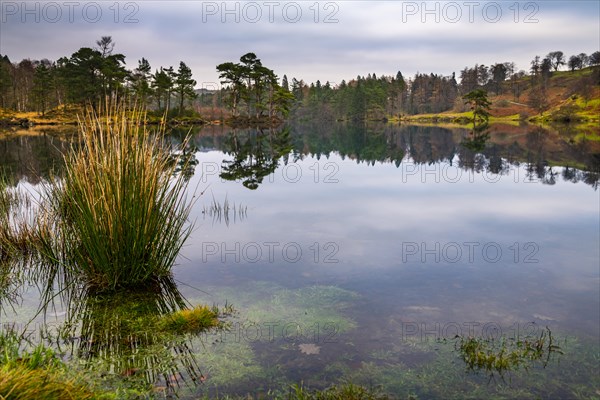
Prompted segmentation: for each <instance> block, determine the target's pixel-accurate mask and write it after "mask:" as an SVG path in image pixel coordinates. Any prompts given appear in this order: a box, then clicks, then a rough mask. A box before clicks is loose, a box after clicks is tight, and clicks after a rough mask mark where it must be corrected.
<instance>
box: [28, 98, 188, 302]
mask: <svg viewBox="0 0 600 400" xmlns="http://www.w3.org/2000/svg"><path fill="white" fill-rule="evenodd" d="M107 108H108V109H107V111H106V113H105V114H106V115H102V116H100V115H98V114H96V113H95V112H94V111H93V110H88V111H87V113H86V114H85V116H84V117H82V118H81V119H80V124H79V128H80V134H81V142H80V144H79V146H75V147H74V148H73V150H72V151H71V152H70V153H68V154H67V155H66V156H65V170H64V172H65V175H64V178H63V179H62V180H59V179H54V180H51V182H50V184H49V187H48V191H47V192H48V193H47V194H46V200H47V202H48V203H49V210H50V211H49V212H48V213H47V214H46V216H45V217H44V218H43V221H42V222H41V223H40V224H39V225H40V228H39V232H38V243H39V244H38V246H39V248H40V250H41V254H42V256H43V258H44V259H45V260H46V261H50V263H51V264H52V265H54V266H60V267H62V268H61V269H62V271H63V272H64V274H63V276H66V277H68V278H71V277H75V278H82V279H83V281H84V282H85V283H86V284H88V285H89V286H90V287H94V288H97V289H98V290H99V291H104V290H116V289H123V288H127V287H132V286H133V287H143V286H144V285H146V284H149V283H151V282H152V281H155V280H156V279H158V278H160V277H165V276H168V275H170V272H171V267H172V266H173V264H174V262H175V260H176V257H177V255H178V253H179V251H180V249H181V246H182V245H183V243H184V242H185V240H186V239H187V237H188V236H189V234H190V233H191V231H192V228H193V227H192V224H190V223H188V215H189V212H190V208H191V205H192V203H191V202H188V201H187V196H186V189H187V181H186V179H185V177H184V176H183V175H182V174H176V173H175V172H176V171H175V170H176V168H177V163H173V159H172V156H171V155H170V152H169V149H168V147H167V146H166V145H165V144H164V141H163V137H164V135H163V133H164V131H155V132H151V131H149V130H148V129H147V127H146V126H145V124H144V118H145V116H144V113H143V112H142V111H141V110H139V109H136V110H134V111H131V110H125V109H124V108H122V107H120V106H109V107H107Z"/></svg>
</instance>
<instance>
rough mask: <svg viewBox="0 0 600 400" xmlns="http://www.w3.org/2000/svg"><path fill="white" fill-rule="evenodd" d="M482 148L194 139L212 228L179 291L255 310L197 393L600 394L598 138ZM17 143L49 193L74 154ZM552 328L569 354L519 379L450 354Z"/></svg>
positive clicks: (371, 130) (316, 138) (386, 136)
mask: <svg viewBox="0 0 600 400" xmlns="http://www.w3.org/2000/svg"><path fill="white" fill-rule="evenodd" d="M468 135H469V134H468V132H466V131H465V130H461V129H452V130H451V129H444V128H438V127H410V126H409V127H391V126H376V127H363V126H359V127H356V126H345V125H334V126H320V127H306V126H305V127H301V126H296V127H292V128H287V129H285V130H284V131H283V132H268V131H266V132H262V133H261V132H259V131H230V130H227V129H225V128H213V129H203V130H201V131H200V132H197V133H195V134H194V136H193V139H192V141H191V143H190V144H189V148H188V153H189V155H190V157H192V158H193V160H194V163H193V170H188V171H186V173H188V174H189V175H190V188H193V189H195V193H194V195H195V196H196V198H195V199H196V203H195V206H194V209H193V211H192V218H193V219H194V220H195V221H196V222H195V226H196V227H195V231H194V233H193V234H192V236H191V237H190V239H189V241H188V242H187V244H186V245H185V246H184V248H183V251H182V254H181V257H180V258H179V262H178V265H177V266H176V268H175V279H176V282H178V286H179V290H180V291H181V292H182V293H183V295H184V296H185V297H186V298H187V300H188V301H190V302H191V303H192V304H196V303H209V304H212V303H215V304H220V305H223V304H225V303H226V302H227V303H231V304H233V305H234V306H235V308H236V309H237V310H238V314H237V316H236V317H234V319H233V321H232V323H233V325H232V330H231V331H229V332H226V333H223V332H222V333H218V334H216V335H215V336H211V337H204V338H202V340H203V342H204V345H200V344H199V341H198V340H196V343H195V346H194V348H195V352H196V353H197V354H198V360H199V367H200V370H201V371H202V374H203V376H204V378H203V379H205V382H204V383H203V384H202V385H200V387H193V388H186V389H185V390H182V391H181V393H180V395H181V396H183V397H187V396H190V397H194V396H196V395H198V394H199V393H206V392H208V393H211V394H213V393H219V394H224V393H247V392H249V393H253V394H257V395H261V394H262V395H266V394H267V393H268V391H269V390H270V389H275V388H281V387H282V384H286V383H299V382H304V384H305V385H308V386H311V387H326V386H328V385H329V384H331V383H335V382H340V381H343V380H344V379H349V380H352V381H353V382H356V383H361V384H365V385H367V386H380V387H382V389H383V390H384V391H386V392H389V393H392V394H394V395H397V396H398V397H399V398H406V397H407V396H409V395H414V396H417V397H416V398H452V397H456V398H464V397H465V396H472V397H474V398H481V396H485V397H487V396H497V397H499V398H526V397H530V396H531V397H533V398H537V397H544V398H555V397H563V398H579V397H578V396H580V397H581V398H588V397H591V396H597V395H598V393H599V392H598V390H600V382H599V378H598V376H599V374H598V372H599V369H598V368H599V367H598V365H599V364H598V361H599V350H600V348H599V345H598V340H599V338H600V317H599V316H600V271H599V261H600V246H599V244H600V209H599V207H600V199H599V196H600V195H599V192H598V177H599V175H598V168H599V165H600V156H599V154H600V148H599V146H598V142H597V141H596V142H590V141H588V142H584V143H580V142H579V141H575V140H573V139H572V138H571V137H569V136H568V135H565V134H562V135H561V134H559V133H557V132H556V131H546V130H541V129H540V128H535V129H533V128H515V127H504V128H502V127H500V128H496V129H495V130H494V131H493V132H492V133H491V139H490V140H489V141H488V142H487V143H486V144H485V148H483V149H478V150H477V151H475V152H474V151H471V150H469V149H467V148H465V147H464V146H463V145H461V141H462V140H464V138H465V137H466V138H468V137H469V136H468ZM180 139H181V133H175V134H174V135H173V136H172V140H173V142H175V143H176V142H178V141H180ZM2 142H3V150H0V160H1V161H0V162H2V163H3V164H4V165H5V166H8V167H10V168H11V170H12V171H14V180H15V181H17V180H20V182H21V185H24V186H28V185H31V183H33V187H35V184H36V182H37V181H38V180H39V179H40V178H43V176H44V174H45V173H46V171H48V170H49V169H50V168H55V169H60V153H61V151H64V148H66V147H65V144H64V142H63V141H62V140H60V139H54V138H53V136H52V135H49V136H48V135H46V136H35V137H34V136H31V137H28V136H26V135H25V136H23V135H22V134H21V135H19V136H14V135H13V136H12V137H11V136H8V139H3V140H2ZM24 142H25V144H23V143H24ZM27 146H29V150H27V149H28V147H27ZM15 153H18V155H15ZM25 161H27V162H30V163H32V164H33V165H32V166H27V167H25V165H24V162H25ZM27 181H29V182H30V183H26V182H27ZM215 202H216V203H217V204H220V205H221V206H224V205H225V204H226V203H228V204H229V205H230V208H231V209H230V211H229V212H225V211H221V212H220V213H219V212H216V211H215V210H214V209H213V208H212V205H213V204H214V203H215ZM27 293H29V292H27ZM30 296H31V298H30V299H29V300H28V299H27V295H25V299H24V303H23V304H25V305H26V304H28V303H34V302H35V301H34V300H32V299H33V298H34V297H35V296H34V295H33V294H31V295H30ZM24 313H25V314H27V312H26V311H21V314H19V309H18V308H17V313H16V316H13V318H15V319H19V317H18V316H19V315H23V314H24ZM7 314H8V315H6V316H5V317H4V318H5V319H6V320H10V318H11V315H10V312H7ZM57 314H59V315H60V312H58V313H57ZM546 326H547V327H548V328H550V329H551V330H552V332H553V334H554V335H555V337H557V338H559V339H560V340H561V342H560V343H561V347H562V349H563V351H564V352H565V354H564V355H562V356H557V357H556V359H555V360H552V361H551V362H549V363H548V365H546V366H545V368H544V367H543V365H542V363H532V365H531V367H530V368H529V369H528V370H524V369H521V370H519V371H514V372H511V373H510V374H509V375H508V376H505V377H498V376H495V377H493V378H492V379H490V377H489V375H488V374H486V373H485V372H480V373H476V372H472V371H467V370H466V367H465V365H464V363H463V362H462V360H461V359H460V358H459V357H458V356H457V354H456V352H455V348H454V345H453V340H454V338H455V336H456V335H461V336H465V337H466V336H475V337H493V338H497V339H505V340H511V339H514V338H518V337H521V336H523V335H533V336H535V335H537V336H539V334H540V333H541V332H542V331H543V330H544V328H545V327H546Z"/></svg>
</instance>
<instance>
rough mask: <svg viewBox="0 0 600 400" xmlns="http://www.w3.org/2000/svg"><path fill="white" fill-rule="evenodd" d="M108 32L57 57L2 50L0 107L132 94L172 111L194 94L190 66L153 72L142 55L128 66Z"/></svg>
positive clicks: (30, 107)
mask: <svg viewBox="0 0 600 400" xmlns="http://www.w3.org/2000/svg"><path fill="white" fill-rule="evenodd" d="M114 47H115V42H114V41H113V40H112V38H111V37H110V36H103V37H102V38H101V39H99V40H98V41H96V47H95V48H91V47H82V48H80V49H79V50H77V51H76V52H75V53H73V54H72V55H71V56H69V57H61V58H59V59H58V60H56V61H54V62H53V61H50V60H47V59H43V60H39V61H38V60H29V59H25V60H22V61H21V62H19V63H12V62H11V61H10V59H9V58H8V56H6V55H4V56H2V55H0V107H2V108H5V109H10V110H14V111H19V112H22V111H38V112H40V113H41V114H44V113H45V112H46V111H47V110H50V109H52V108H55V107H57V106H68V105H72V104H91V105H92V106H93V107H97V106H98V105H99V104H100V103H101V102H102V101H103V100H104V99H106V98H113V99H114V98H124V97H127V96H129V98H135V99H136V101H137V102H138V103H140V104H142V105H144V106H147V105H150V104H152V105H153V107H154V108H155V109H157V110H159V111H164V110H171V109H172V105H171V99H172V98H175V99H176V100H177V104H176V108H175V110H176V112H177V113H178V114H181V113H182V112H183V111H184V110H185V106H186V105H187V104H188V103H189V102H190V101H192V100H193V99H195V98H196V92H195V91H194V86H195V85H196V81H195V80H194V79H193V78H192V71H191V69H190V68H189V67H188V66H187V65H186V64H185V63H184V62H183V61H181V62H180V63H179V68H178V69H177V70H175V69H174V68H173V67H172V66H170V67H168V68H164V67H160V68H159V69H156V70H155V72H154V73H152V68H151V66H150V63H149V62H148V60H146V59H145V58H142V59H141V60H139V61H138V66H137V68H135V69H134V70H132V71H129V70H127V69H126V68H125V56H124V55H123V54H120V53H115V52H114Z"/></svg>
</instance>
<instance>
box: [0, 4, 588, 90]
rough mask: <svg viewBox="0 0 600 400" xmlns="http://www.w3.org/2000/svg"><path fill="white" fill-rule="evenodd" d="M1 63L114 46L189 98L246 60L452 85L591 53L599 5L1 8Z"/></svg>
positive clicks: (285, 68) (301, 75)
mask: <svg viewBox="0 0 600 400" xmlns="http://www.w3.org/2000/svg"><path fill="white" fill-rule="evenodd" d="M0 8H1V13H2V15H1V20H0V24H1V25H0V54H3V55H5V54H6V55H8V56H9V57H10V59H11V61H13V62H14V61H20V60H21V59H23V58H31V59H42V58H48V59H50V60H56V59H58V58H59V57H62V56H69V55H71V54H72V53H74V52H75V51H77V50H78V49H79V48H80V47H94V46H95V41H96V40H97V39H99V38H100V37H101V36H112V38H113V40H114V41H115V42H116V47H115V52H119V53H122V54H124V55H125V56H126V61H127V66H128V67H129V68H135V67H136V66H137V61H138V60H139V59H141V58H142V57H145V58H146V59H148V60H149V61H150V64H151V66H152V68H153V69H156V68H158V67H160V66H165V67H167V66H170V65H173V66H174V67H175V68H177V66H178V65H179V61H184V62H185V63H186V64H187V65H188V66H189V67H191V69H192V71H193V73H194V77H195V79H196V80H197V82H198V85H197V87H209V88H211V87H212V86H214V84H215V83H217V82H218V76H217V73H216V70H215V66H216V65H217V64H219V63H222V62H226V61H238V60H239V57H240V56H241V55H243V54H245V53H247V52H250V51H251V52H254V53H256V54H257V56H258V57H259V58H260V59H261V60H262V62H263V65H265V66H267V67H269V68H271V69H273V70H275V72H276V73H277V74H278V75H279V76H280V77H282V76H283V75H284V74H286V75H287V76H288V78H289V79H290V80H291V78H292V77H296V78H298V79H304V80H305V81H307V82H314V81H316V80H317V79H320V80H321V81H322V82H325V81H330V82H333V83H339V82H341V80H342V79H346V80H348V79H352V78H354V77H356V76H357V75H359V74H360V75H367V74H368V73H376V74H377V75H380V74H387V75H391V74H394V75H395V74H396V72H397V71H402V73H403V75H404V76H405V77H410V76H413V75H414V74H415V73H416V72H424V73H430V72H433V73H438V74H444V75H450V74H451V73H452V72H456V73H457V74H458V73H459V71H460V70H461V69H463V68H464V67H465V66H473V65H475V63H479V64H486V65H490V64H493V63H496V62H505V61H514V62H515V63H516V64H517V67H518V68H519V69H525V70H527V69H528V68H529V62H530V61H531V59H532V58H533V57H534V56H535V55H540V56H544V55H546V54H547V53H548V52H550V51H553V50H561V51H563V52H564V53H565V55H566V56H567V57H568V56H570V55H572V54H579V53H582V52H584V53H587V54H590V53H592V52H594V51H597V50H599V49H600V1H597V0H590V1H522V2H516V1H497V2H493V1H429V2H423V1H330V2H327V1H321V2H316V1H314V0H311V1H275V0H272V1H271V0H266V1H256V2H248V1H243V2H226V3H225V2H222V1H214V2H211V1H204V2H202V1H182V2H176V1H170V2H166V1H130V2H127V1H121V2H116V1H113V0H111V1H96V2H78V1H72V0H65V1H42V2H22V1H5V0H2V1H1V2H0Z"/></svg>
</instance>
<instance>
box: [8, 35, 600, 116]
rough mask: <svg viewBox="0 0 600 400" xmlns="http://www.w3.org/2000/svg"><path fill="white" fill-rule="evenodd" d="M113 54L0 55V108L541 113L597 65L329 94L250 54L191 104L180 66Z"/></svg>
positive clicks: (538, 67)
mask: <svg viewBox="0 0 600 400" xmlns="http://www.w3.org/2000/svg"><path fill="white" fill-rule="evenodd" d="M114 47H115V42H114V41H113V40H112V38H111V37H110V36H104V37H102V38H101V39H100V40H98V41H97V42H96V46H95V47H94V48H91V47H82V48H80V49H79V50H77V51H76V52H75V53H73V54H72V55H71V56H69V57H61V58H59V59H58V60H56V61H49V60H46V59H43V60H39V61H38V60H29V59H25V60H22V61H21V62H19V63H13V62H11V61H10V59H9V58H8V56H6V55H4V56H2V55H0V107H1V108H4V109H10V110H14V111H37V112H39V113H41V114H44V113H45V112H46V111H47V110H50V109H53V108H55V107H57V106H65V107H66V106H68V105H71V104H90V103H91V104H92V105H93V106H97V105H98V104H100V103H101V102H102V101H103V100H104V99H106V98H107V97H110V98H123V97H127V98H130V99H135V100H136V101H137V102H138V104H141V105H143V106H146V107H148V108H149V109H150V110H157V111H160V112H164V111H165V110H169V112H170V114H171V115H182V113H185V112H186V111H188V110H189V108H190V106H191V105H193V106H194V107H195V108H196V109H200V108H201V107H207V106H210V107H212V109H213V110H215V109H216V110H220V113H221V115H223V114H224V113H225V112H229V113H230V114H231V115H232V116H233V117H234V118H246V119H261V118H273V117H277V116H279V117H282V116H286V115H288V113H289V112H290V111H292V112H293V115H294V116H295V118H298V119H303V118H320V119H323V118H326V119H342V120H350V119H354V120H363V119H385V118H387V117H388V116H401V115H403V114H423V113H439V112H443V111H447V110H451V109H455V110H459V111H466V109H467V108H466V106H465V104H464V101H463V96H464V95H466V94H467V93H470V92H472V91H474V90H478V89H481V90H485V91H487V92H490V93H495V94H497V95H500V94H506V93H507V92H508V93H510V94H512V96H513V98H514V100H515V101H519V100H520V97H521V94H522V93H523V91H524V90H526V89H530V91H529V96H528V100H527V101H528V103H529V105H530V106H531V107H533V108H534V109H536V110H538V111H540V112H543V111H544V110H545V109H546V108H547V107H548V100H547V94H546V88H547V84H548V81H549V78H550V77H551V76H552V74H553V73H554V72H556V71H558V70H560V69H562V68H563V67H567V68H568V69H569V70H571V71H572V72H575V71H577V70H580V69H583V68H585V67H588V66H597V65H600V51H596V52H594V53H593V54H591V55H589V56H588V55H586V54H584V53H581V54H577V55H572V56H570V57H569V58H567V57H566V56H565V55H564V53H563V52H562V51H553V52H550V53H548V55H546V57H544V58H541V57H539V56H536V57H535V58H534V59H533V60H532V61H531V65H530V69H529V71H528V72H526V71H524V70H519V71H517V70H516V66H515V64H514V63H513V62H502V63H495V64H492V65H489V66H486V65H483V64H476V65H475V66H473V67H465V68H464V69H463V70H461V71H459V74H458V76H457V75H456V74H455V73H452V74H451V75H448V76H444V75H440V74H434V73H430V74H425V73H417V74H416V75H415V76H414V77H412V78H408V79H407V78H405V77H404V76H403V75H402V73H401V72H400V71H398V72H397V73H396V74H395V75H381V76H376V75H375V74H368V75H367V76H360V75H359V76H357V77H356V78H354V79H351V80H349V81H346V80H343V81H342V82H341V83H340V84H338V85H334V84H331V83H330V82H325V83H322V82H321V81H320V80H317V81H316V82H314V83H311V84H307V83H305V82H304V81H303V80H301V79H296V78H292V79H291V81H290V80H288V77H287V76H286V75H284V76H283V77H282V79H281V81H280V80H279V78H278V77H277V75H276V74H275V72H274V71H273V70H271V69H269V68H267V67H266V66H265V65H263V63H262V62H261V60H260V59H259V58H258V57H257V56H256V54H254V53H247V54H245V55H243V56H242V57H241V58H240V61H239V62H237V63H236V62H225V63H222V64H219V65H218V66H217V72H218V73H219V78H220V82H221V84H222V87H221V89H219V90H217V91H204V92H203V93H202V95H201V96H200V97H198V94H197V92H196V91H195V90H194V87H195V85H196V81H195V80H194V79H193V78H192V71H191V69H190V67H188V66H187V65H186V64H185V63H184V62H183V61H181V62H180V63H179V68H178V69H174V68H173V67H172V66H169V67H159V68H157V69H155V70H154V72H152V67H151V66H150V63H149V62H148V60H147V59H145V58H142V59H141V60H139V61H138V66H137V67H136V68H135V69H133V70H128V69H127V68H126V67H125V56H124V55H123V54H120V53H116V52H114ZM524 77H529V79H523V78H524ZM581 90H582V91H586V90H590V85H588V84H586V83H583V84H582V87H581Z"/></svg>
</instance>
